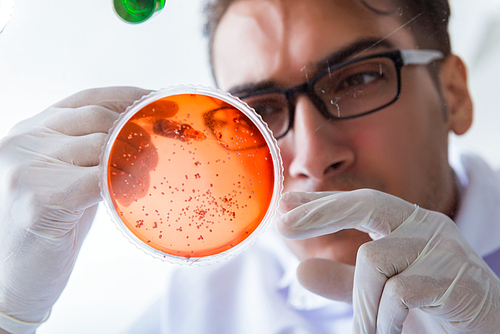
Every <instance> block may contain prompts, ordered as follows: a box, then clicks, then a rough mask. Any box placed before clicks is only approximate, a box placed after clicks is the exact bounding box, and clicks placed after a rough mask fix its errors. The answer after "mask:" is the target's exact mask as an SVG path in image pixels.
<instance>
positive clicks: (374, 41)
mask: <svg viewBox="0 0 500 334" xmlns="http://www.w3.org/2000/svg"><path fill="white" fill-rule="evenodd" d="M374 48H384V49H394V48H395V46H394V44H393V43H391V42H390V41H388V40H387V39H384V38H371V37H370V38H363V39H360V40H357V41H356V42H354V43H352V44H350V45H348V46H346V47H344V48H342V49H340V50H338V51H335V52H334V53H332V54H331V55H329V56H327V57H325V58H323V59H322V60H320V61H318V62H316V64H315V65H313V69H314V71H315V72H320V71H322V70H325V69H327V68H328V67H331V66H335V65H337V64H340V63H342V62H344V61H346V60H348V59H349V58H356V57H357V56H359V55H361V54H363V53H365V52H368V51H370V50H371V49H374Z"/></svg>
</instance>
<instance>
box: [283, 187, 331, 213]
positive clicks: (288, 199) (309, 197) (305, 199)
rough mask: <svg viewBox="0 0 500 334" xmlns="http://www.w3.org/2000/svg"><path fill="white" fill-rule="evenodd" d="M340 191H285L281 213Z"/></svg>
mask: <svg viewBox="0 0 500 334" xmlns="http://www.w3.org/2000/svg"><path fill="white" fill-rule="evenodd" d="M336 193H339V192H338V191H324V192H294V191H289V192H286V193H284V194H283V195H282V196H281V201H280V207H279V210H280V212H281V213H286V212H288V211H290V210H293V209H295V208H297V207H299V206H301V205H302V204H306V203H309V202H311V201H314V200H317V199H320V198H323V197H327V196H331V195H334V194H336Z"/></svg>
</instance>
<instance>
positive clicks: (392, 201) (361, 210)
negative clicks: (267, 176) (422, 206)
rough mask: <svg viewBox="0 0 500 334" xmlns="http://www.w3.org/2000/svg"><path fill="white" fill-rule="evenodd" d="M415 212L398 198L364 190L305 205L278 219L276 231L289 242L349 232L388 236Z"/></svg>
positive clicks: (297, 196) (318, 199) (300, 194)
mask: <svg viewBox="0 0 500 334" xmlns="http://www.w3.org/2000/svg"><path fill="white" fill-rule="evenodd" d="M287 196H293V197H296V199H295V202H296V203H297V202H300V201H301V200H302V198H306V199H307V198H308V197H309V196H310V195H308V194H304V193H299V192H296V193H289V194H288V195H287ZM287 201H289V202H291V201H292V200H290V199H287ZM414 210H415V206H414V205H412V204H410V203H408V202H406V201H404V200H402V199H400V198H397V197H395V196H391V195H388V194H385V193H382V192H379V191H375V190H371V189H360V190H354V191H349V192H337V193H332V194H331V195H329V196H328V195H326V196H321V197H320V198H317V199H315V200H312V201H310V202H307V203H305V204H302V205H300V206H298V207H296V208H295V209H292V210H290V211H289V212H287V213H285V214H282V215H281V216H280V217H278V219H277V220H276V227H277V229H278V231H279V232H280V233H281V234H282V235H283V236H285V237H286V238H289V239H306V238H313V237H317V236H320V235H325V234H329V233H334V232H337V231H339V230H342V229H346V228H358V229H360V230H362V231H363V232H370V233H378V234H381V235H387V234H389V233H390V232H391V231H393V230H394V229H396V228H397V227H398V226H399V225H400V224H401V223H402V222H403V221H404V220H405V219H406V218H407V217H408V216H410V214H411V213H412V212H413V211H414Z"/></svg>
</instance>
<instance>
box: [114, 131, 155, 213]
mask: <svg viewBox="0 0 500 334" xmlns="http://www.w3.org/2000/svg"><path fill="white" fill-rule="evenodd" d="M127 131H129V132H130V133H128V134H127V133H125V134H124V135H120V138H126V140H116V141H115V143H114V147H113V150H112V151H111V154H110V157H109V165H110V167H109V168H110V170H109V171H110V181H111V182H110V183H111V191H112V192H113V194H114V196H115V198H116V199H117V200H118V201H119V202H120V203H121V204H122V205H125V206H128V205H129V204H130V203H132V202H133V201H136V200H137V199H139V198H141V197H144V196H146V195H147V189H148V188H149V183H150V177H149V172H150V171H151V170H153V169H154V168H155V167H156V166H157V164H158V154H157V151H156V147H155V146H154V145H153V144H152V143H151V136H150V135H149V134H148V133H147V131H145V130H144V129H143V128H142V127H140V126H138V125H137V124H134V123H130V124H129V125H128V126H127Z"/></svg>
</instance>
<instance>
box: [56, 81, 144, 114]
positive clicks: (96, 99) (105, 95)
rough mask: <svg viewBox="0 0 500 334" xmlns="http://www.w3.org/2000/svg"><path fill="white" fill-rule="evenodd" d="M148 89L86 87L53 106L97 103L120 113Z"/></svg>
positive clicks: (68, 106)
mask: <svg viewBox="0 0 500 334" xmlns="http://www.w3.org/2000/svg"><path fill="white" fill-rule="evenodd" d="M150 92H151V91H150V90H145V89H141V88H136V87H106V88H94V89H88V90H84V91H81V92H78V93H76V94H73V95H71V96H70V97H67V98H66V99H64V100H62V101H60V102H58V103H56V104H54V105H53V107H58V108H79V107H83V106H88V105H97V106H101V107H104V108H107V109H109V110H112V111H115V112H118V113H121V112H123V111H125V109H126V108H127V107H128V106H130V105H131V104H132V103H134V101H136V100H138V99H140V98H141V97H143V96H144V95H146V94H149V93H150Z"/></svg>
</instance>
